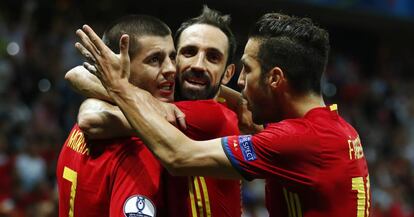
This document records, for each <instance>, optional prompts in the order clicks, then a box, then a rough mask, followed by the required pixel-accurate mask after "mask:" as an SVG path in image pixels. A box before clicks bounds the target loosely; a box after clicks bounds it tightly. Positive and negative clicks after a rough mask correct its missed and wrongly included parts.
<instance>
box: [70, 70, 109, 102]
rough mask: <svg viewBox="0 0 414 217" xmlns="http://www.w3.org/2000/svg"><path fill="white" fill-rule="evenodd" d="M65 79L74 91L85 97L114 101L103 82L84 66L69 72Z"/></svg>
mask: <svg viewBox="0 0 414 217" xmlns="http://www.w3.org/2000/svg"><path fill="white" fill-rule="evenodd" d="M65 79H66V80H67V81H69V84H70V86H71V87H72V89H73V90H75V91H76V92H78V93H79V94H81V95H83V96H86V97H90V98H96V99H101V100H104V101H108V102H111V101H112V99H111V98H110V97H109V95H108V92H106V90H105V88H104V87H103V86H102V83H101V81H100V80H99V79H98V78H97V77H96V76H95V75H94V74H92V73H90V72H89V71H88V70H87V69H86V68H84V67H83V66H76V67H75V68H73V69H71V70H69V71H68V72H67V73H66V75H65Z"/></svg>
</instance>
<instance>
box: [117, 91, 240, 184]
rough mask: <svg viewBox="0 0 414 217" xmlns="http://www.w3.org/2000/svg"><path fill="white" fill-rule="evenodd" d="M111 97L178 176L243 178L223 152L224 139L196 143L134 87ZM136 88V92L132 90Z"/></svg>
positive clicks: (152, 149)
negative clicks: (160, 113) (157, 111)
mask: <svg viewBox="0 0 414 217" xmlns="http://www.w3.org/2000/svg"><path fill="white" fill-rule="evenodd" d="M120 88H126V89H127V90H122V91H119V92H118V91H115V92H116V93H114V94H113V93H110V95H111V97H113V99H114V101H115V102H116V103H117V105H118V106H119V107H120V108H121V110H122V112H123V113H124V114H125V116H126V118H127V119H128V121H129V123H130V124H131V125H132V127H133V128H134V129H136V133H137V134H138V135H139V137H140V138H141V139H142V140H143V141H144V143H145V144H146V146H147V147H148V148H149V149H150V150H151V151H152V152H153V153H154V154H155V155H156V156H157V157H158V158H159V159H160V161H161V163H162V164H163V165H164V166H165V167H166V168H167V169H168V170H169V171H170V172H171V173H172V174H175V175H207V176H218V177H222V178H223V177H224V178H226V177H227V178H240V175H239V174H238V173H237V172H236V171H235V170H234V169H233V168H232V167H231V164H230V162H229V161H228V159H227V157H226V156H225V154H224V151H223V150H222V148H221V142H220V139H216V140H209V141H194V140H191V139H189V138H188V137H186V136H185V135H184V134H183V133H182V132H181V131H179V130H178V129H177V128H175V127H174V126H172V125H171V124H169V123H168V122H167V121H166V120H165V119H164V118H163V117H161V116H160V115H158V113H156V112H154V110H153V109H152V107H151V106H148V105H149V103H148V101H149V98H151V97H152V96H150V95H149V94H148V93H147V92H145V91H142V90H141V89H138V88H136V87H133V86H129V87H127V85H121V86H120ZM132 88H133V89H132Z"/></svg>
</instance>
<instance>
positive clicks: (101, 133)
mask: <svg viewBox="0 0 414 217" xmlns="http://www.w3.org/2000/svg"><path fill="white" fill-rule="evenodd" d="M78 125H79V127H80V129H81V130H82V131H83V132H84V133H85V134H86V135H87V136H88V138H89V139H108V138H116V137H126V136H132V135H135V133H134V131H133V129H132V127H131V126H130V124H129V122H128V120H127V119H126V118H125V116H124V114H123V113H122V112H121V110H120V109H119V108H118V107H117V106H114V105H111V104H109V103H107V102H104V101H101V100H97V99H93V98H90V99H87V100H86V101H84V102H83V103H82V105H81V107H80V109H79V114H78Z"/></svg>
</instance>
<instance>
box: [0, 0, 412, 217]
mask: <svg viewBox="0 0 414 217" xmlns="http://www.w3.org/2000/svg"><path fill="white" fill-rule="evenodd" d="M59 2H61V3H60V4H56V5H55V6H51V7H52V9H53V10H55V12H56V11H57V12H56V13H54V14H60V13H59V10H64V11H65V13H62V14H66V15H68V14H71V15H70V16H53V17H52V18H53V19H51V20H49V21H48V22H44V21H45V20H42V19H41V18H40V17H41V16H39V14H38V12H36V2H35V1H24V2H20V3H21V4H20V5H19V10H20V11H19V12H18V13H14V12H6V9H4V8H3V9H0V216H13V217H14V216H16V217H20V216H34V217H46V216H57V200H58V198H57V194H56V179H55V176H56V175H55V167H56V160H57V157H58V154H59V151H60V148H61V145H62V144H63V142H64V140H65V138H66V135H67V133H68V132H69V130H70V128H71V127H72V125H73V123H74V122H75V121H76V115H77V109H78V106H79V104H80V102H81V101H82V100H83V98H82V97H81V96H79V95H77V94H75V93H74V92H73V91H72V90H71V89H70V88H69V86H68V84H67V82H65V81H64V79H63V77H64V73H65V72H66V71H67V70H68V69H70V68H71V67H73V66H75V65H78V64H80V63H81V62H82V59H81V57H80V55H78V54H77V51H76V50H75V48H74V42H75V41H76V38H75V34H74V31H75V30H76V28H78V27H79V26H80V24H81V23H80V22H81V21H82V20H81V17H80V16H77V14H76V10H75V9H73V11H71V10H72V9H71V8H69V9H68V6H67V5H66V4H64V3H65V2H66V1H59ZM62 2H63V3H62ZM68 10H69V11H70V13H68ZM74 11H75V12H74ZM74 17H75V18H76V17H78V20H77V19H74ZM97 25H98V24H96V25H95V27H96V26H97ZM101 25H102V24H101ZM98 28H99V26H98ZM408 43H411V44H407V43H401V42H398V41H397V42H395V43H392V42H391V43H390V42H385V41H381V40H380V41H379V43H378V44H377V45H376V46H375V47H373V48H372V49H374V50H373V51H372V53H373V54H375V55H374V56H371V57H369V58H370V61H366V60H365V59H363V58H360V57H359V56H358V57H356V56H357V55H355V54H353V53H352V52H344V51H342V50H335V47H333V49H332V52H331V58H330V62H329V66H328V68H327V73H326V76H325V77H324V80H323V83H324V86H323V93H324V95H325V97H326V100H327V102H330V103H338V105H339V112H340V113H341V114H342V115H343V116H344V117H345V118H346V119H347V120H349V121H350V122H351V123H352V124H353V125H354V126H355V127H356V128H357V130H358V131H359V133H360V137H361V140H362V142H363V145H364V151H365V155H366V158H367V160H368V162H369V170H370V180H371V189H372V204H371V207H372V214H373V215H372V216H375V217H388V216H389V217H414V210H413V207H414V206H413V205H414V171H413V168H414V94H413V93H414V79H413V78H414V74H413V72H414V61H413V53H414V52H413V51H414V46H413V43H412V42H408ZM240 46H244V45H240ZM367 65H368V66H367ZM367 70H370V71H367ZM236 76H237V75H236ZM262 185H263V182H262V181H254V182H251V183H247V184H245V186H244V191H243V198H244V199H243V202H244V204H245V206H244V207H245V214H244V215H245V216H246V217H247V216H251V217H256V216H257V217H260V216H265V215H266V211H265V209H264V207H263V203H264V200H263V195H264V191H263V187H262ZM338 196H340V195H338ZM338 205H339V204H338Z"/></svg>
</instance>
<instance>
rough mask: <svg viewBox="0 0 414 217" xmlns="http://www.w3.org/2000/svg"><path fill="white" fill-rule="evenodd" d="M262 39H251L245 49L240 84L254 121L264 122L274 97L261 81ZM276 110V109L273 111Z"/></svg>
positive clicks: (257, 122)
mask: <svg viewBox="0 0 414 217" xmlns="http://www.w3.org/2000/svg"><path fill="white" fill-rule="evenodd" d="M259 46H260V41H259V40H257V39H249V41H248V42H247V44H246V47H245V49H244V54H243V56H242V59H241V62H242V64H243V68H242V71H241V72H240V77H239V79H238V84H239V86H240V87H241V88H242V89H243V90H242V95H243V97H244V98H245V99H246V100H247V101H248V108H249V110H250V111H251V112H252V116H253V122H255V123H256V124H263V123H264V122H265V120H267V119H268V118H267V114H266V113H267V112H268V111H269V104H270V103H271V102H270V101H271V100H272V98H271V97H270V93H269V92H268V91H267V90H268V89H267V88H266V84H263V82H260V79H262V78H261V67H260V63H259V61H258V57H257V54H258V52H259ZM271 112H276V111H271Z"/></svg>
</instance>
